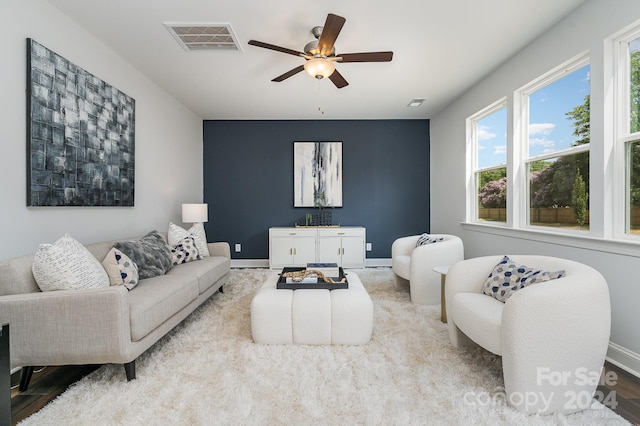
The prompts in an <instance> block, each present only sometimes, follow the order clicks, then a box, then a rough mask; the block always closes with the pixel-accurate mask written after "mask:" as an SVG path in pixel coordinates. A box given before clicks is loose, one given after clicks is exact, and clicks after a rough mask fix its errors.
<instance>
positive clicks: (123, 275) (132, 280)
mask: <svg viewBox="0 0 640 426" xmlns="http://www.w3.org/2000/svg"><path fill="white" fill-rule="evenodd" d="M102 266H103V267H104V270H105V271H107V275H109V282H110V283H111V285H123V286H125V287H126V289H127V290H131V289H132V288H134V287H135V286H136V285H138V279H139V275H138V266H137V265H136V264H135V263H134V262H133V260H131V259H130V258H129V256H127V255H126V254H124V253H123V252H121V251H120V250H118V249H117V248H115V247H112V248H111V250H109V253H107V255H106V256H105V258H104V260H103V261H102Z"/></svg>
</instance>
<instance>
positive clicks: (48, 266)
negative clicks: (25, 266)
mask: <svg viewBox="0 0 640 426" xmlns="http://www.w3.org/2000/svg"><path fill="white" fill-rule="evenodd" d="M31 270H32V272H33V277H34V278H35V279H36V282H37V283H38V287H40V290H42V291H52V290H76V289H81V288H100V287H108V286H109V276H108V275H107V272H106V271H105V270H104V268H103V267H102V265H101V264H100V262H99V261H98V259H96V258H95V257H93V255H92V254H91V253H90V252H89V250H87V249H86V248H85V247H84V246H83V245H82V244H80V243H79V242H78V241H76V240H75V239H73V238H72V237H71V236H70V235H69V234H64V235H63V236H62V237H60V238H59V239H58V240H57V241H56V242H55V243H53V244H40V246H39V247H38V250H37V251H36V254H35V256H34V259H33V266H32V268H31Z"/></svg>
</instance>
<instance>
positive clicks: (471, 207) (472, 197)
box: [466, 96, 510, 226]
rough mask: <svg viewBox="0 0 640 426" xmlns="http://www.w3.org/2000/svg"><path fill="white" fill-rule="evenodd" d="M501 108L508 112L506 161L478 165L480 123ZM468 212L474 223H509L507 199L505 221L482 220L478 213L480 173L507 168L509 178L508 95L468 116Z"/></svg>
mask: <svg viewBox="0 0 640 426" xmlns="http://www.w3.org/2000/svg"><path fill="white" fill-rule="evenodd" d="M501 109H505V110H506V113H507V122H506V123H505V126H506V127H505V129H506V130H507V146H506V150H507V152H506V156H505V158H506V162H504V163H500V164H494V165H491V166H487V167H478V151H479V150H478V136H479V132H478V123H479V122H480V121H482V120H483V119H484V118H486V117H489V116H490V115H491V114H494V113H496V112H498V111H500V110H501ZM466 121H467V126H466V127H467V213H466V220H467V222H472V223H482V224H487V223H489V224H491V225H495V226H508V223H509V216H510V213H509V204H508V201H507V209H506V216H507V220H506V221H505V222H489V221H486V220H480V218H479V214H478V208H479V203H478V191H479V188H478V179H477V176H478V174H480V173H482V172H486V171H490V170H496V169H502V168H504V169H507V183H508V180H509V177H508V176H509V169H508V163H509V149H510V148H509V139H510V138H509V132H508V129H509V123H508V122H509V107H508V103H507V97H506V96H504V97H502V98H500V99H498V100H497V101H495V102H493V103H491V104H489V105H488V106H486V107H484V108H483V109H481V110H480V111H478V112H476V113H475V114H473V115H471V116H469V117H467V120H466ZM508 198H509V188H508V185H507V199H508Z"/></svg>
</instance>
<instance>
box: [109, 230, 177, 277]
mask: <svg viewBox="0 0 640 426" xmlns="http://www.w3.org/2000/svg"><path fill="white" fill-rule="evenodd" d="M113 246H114V247H115V248H117V249H118V250H120V251H122V252H123V253H124V254H126V255H127V256H129V258H130V259H131V260H133V261H134V262H135V264H136V265H138V275H139V276H140V279H141V280H142V279H145V278H151V277H155V276H158V275H164V274H166V273H167V272H169V269H171V266H172V261H171V249H170V248H169V246H168V245H167V243H166V242H165V241H164V238H162V235H160V233H159V232H158V231H155V230H154V231H151V232H149V233H148V234H147V235H145V236H144V237H142V238H140V239H139V240H138V241H121V242H117V243H115V244H114V245H113Z"/></svg>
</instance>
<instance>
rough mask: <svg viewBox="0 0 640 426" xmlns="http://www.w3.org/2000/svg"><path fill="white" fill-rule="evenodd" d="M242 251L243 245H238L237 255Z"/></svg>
mask: <svg viewBox="0 0 640 426" xmlns="http://www.w3.org/2000/svg"><path fill="white" fill-rule="evenodd" d="M241 251H242V245H241V244H236V253H240V252H241Z"/></svg>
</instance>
